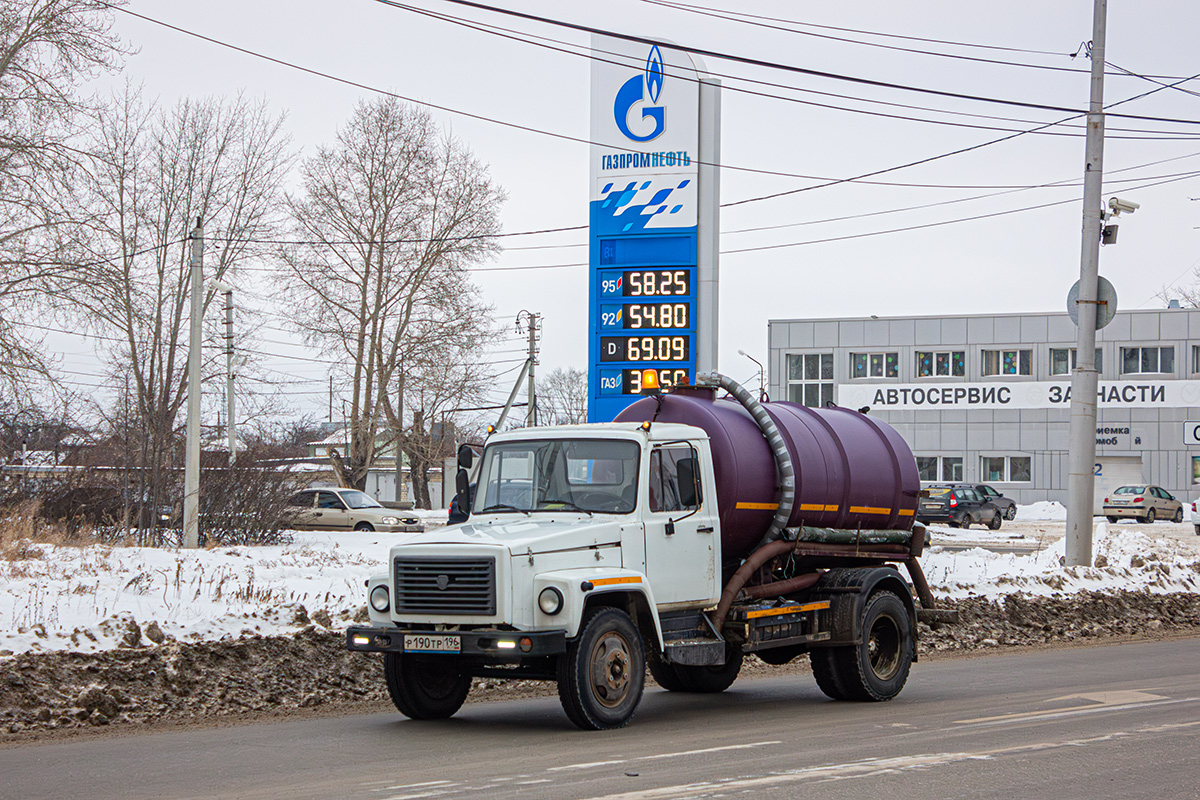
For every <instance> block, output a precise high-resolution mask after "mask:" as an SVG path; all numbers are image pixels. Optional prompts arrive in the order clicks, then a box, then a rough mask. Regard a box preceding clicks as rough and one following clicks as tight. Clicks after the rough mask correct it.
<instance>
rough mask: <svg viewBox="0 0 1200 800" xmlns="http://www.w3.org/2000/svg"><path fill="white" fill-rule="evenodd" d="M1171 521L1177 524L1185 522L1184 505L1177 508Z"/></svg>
mask: <svg viewBox="0 0 1200 800" xmlns="http://www.w3.org/2000/svg"><path fill="white" fill-rule="evenodd" d="M1171 521H1172V522H1174V523H1175V524H1176V525H1178V524H1179V523H1181V522H1183V507H1182V506H1180V507H1179V508H1178V509H1176V511H1175V517H1174V518H1173V519H1172V520H1171Z"/></svg>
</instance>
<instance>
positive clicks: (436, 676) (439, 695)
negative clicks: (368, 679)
mask: <svg viewBox="0 0 1200 800" xmlns="http://www.w3.org/2000/svg"><path fill="white" fill-rule="evenodd" d="M455 666H456V665H455V663H454V660H453V659H450V658H446V657H444V656H419V655H412V654H409V653H385V654H384V660H383V671H384V675H386V677H387V687H388V694H389V695H391V697H392V703H393V704H395V706H396V708H397V709H398V710H399V711H400V713H401V714H403V715H404V716H406V717H410V718H411V719H446V718H447V717H452V716H454V713H455V712H456V711H458V710H459V709H460V708H462V704H463V702H465V701H466V699H467V694H468V693H469V692H470V691H471V676H470V675H461V674H459V672H458V671H457V670H456V669H455Z"/></svg>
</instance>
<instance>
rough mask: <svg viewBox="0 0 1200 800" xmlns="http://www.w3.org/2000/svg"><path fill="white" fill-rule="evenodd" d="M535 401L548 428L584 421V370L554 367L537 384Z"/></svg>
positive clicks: (585, 399) (585, 420) (585, 396)
mask: <svg viewBox="0 0 1200 800" xmlns="http://www.w3.org/2000/svg"><path fill="white" fill-rule="evenodd" d="M537 400H538V408H539V409H540V410H541V412H542V413H543V414H544V415H545V420H546V424H548V425H576V424H579V423H582V422H587V401H588V382H587V370H584V369H575V368H574V367H567V368H566V369H564V368H562V367H556V368H555V369H553V370H551V371H550V372H549V373H547V374H546V377H544V378H542V379H541V380H540V381H538V382H537Z"/></svg>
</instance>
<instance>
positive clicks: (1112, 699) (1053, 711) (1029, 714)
mask: <svg viewBox="0 0 1200 800" xmlns="http://www.w3.org/2000/svg"><path fill="white" fill-rule="evenodd" d="M1075 699H1082V700H1090V701H1091V702H1092V704H1091V705H1087V706H1073V707H1070V708H1048V709H1045V710H1042V711H1023V712H1018V713H1015V714H999V715H996V716H992V717H976V718H974V719H958V720H954V722H955V724H956V725H1007V724H1010V723H1014V722H1025V721H1028V720H1046V719H1062V718H1064V717H1075V716H1082V715H1086V714H1098V713H1102V712H1106V711H1126V710H1128V709H1131V708H1145V707H1148V706H1164V705H1179V704H1181V703H1195V702H1197V701H1198V700H1200V698H1196V697H1184V698H1181V699H1178V700H1170V699H1168V698H1166V697H1163V696H1161V695H1156V694H1149V693H1146V692H1137V691H1125V692H1095V693H1092V694H1073V695H1067V696H1066V697H1058V698H1055V699H1054V700H1049V701H1047V702H1051V703H1053V702H1062V701H1064V700H1075Z"/></svg>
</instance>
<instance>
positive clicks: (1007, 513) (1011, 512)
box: [1004, 503, 1017, 522]
mask: <svg viewBox="0 0 1200 800" xmlns="http://www.w3.org/2000/svg"><path fill="white" fill-rule="evenodd" d="M1004 518H1005V519H1006V520H1008V521H1009V522H1012V521H1013V520H1014V519H1016V518H1017V504H1016V503H1013V504H1012V505H1011V506H1009V507H1008V508H1006V509H1005V510H1004Z"/></svg>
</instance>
